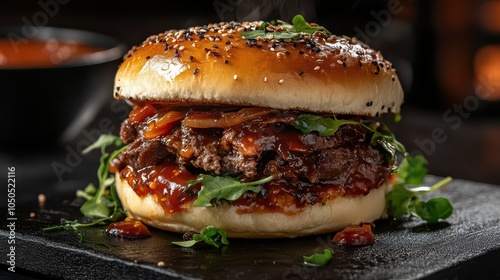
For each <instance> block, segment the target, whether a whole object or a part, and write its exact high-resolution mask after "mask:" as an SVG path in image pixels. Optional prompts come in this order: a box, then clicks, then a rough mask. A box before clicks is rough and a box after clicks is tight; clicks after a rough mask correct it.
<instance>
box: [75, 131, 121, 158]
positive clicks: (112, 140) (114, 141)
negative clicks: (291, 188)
mask: <svg viewBox="0 0 500 280" xmlns="http://www.w3.org/2000/svg"><path fill="white" fill-rule="evenodd" d="M111 145H114V146H116V147H121V146H123V141H122V139H120V137H118V136H115V135H112V134H101V136H99V138H98V139H97V140H96V141H95V142H94V143H93V144H91V145H89V146H88V147H87V148H85V149H84V150H83V151H82V154H88V153H89V152H91V151H93V150H95V149H99V148H100V149H101V153H102V154H104V153H105V149H106V147H107V146H111Z"/></svg>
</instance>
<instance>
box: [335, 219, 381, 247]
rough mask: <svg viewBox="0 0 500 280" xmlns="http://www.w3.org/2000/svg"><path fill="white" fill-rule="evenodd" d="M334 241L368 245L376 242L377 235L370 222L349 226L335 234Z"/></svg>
mask: <svg viewBox="0 0 500 280" xmlns="http://www.w3.org/2000/svg"><path fill="white" fill-rule="evenodd" d="M332 241H333V242H334V243H335V244H337V245H342V246H366V245H372V244H373V243H375V235H373V232H372V231H371V226H370V225H368V224H364V225H363V226H349V227H346V228H345V229H344V230H342V231H340V232H338V233H337V234H335V236H334V237H333V240H332Z"/></svg>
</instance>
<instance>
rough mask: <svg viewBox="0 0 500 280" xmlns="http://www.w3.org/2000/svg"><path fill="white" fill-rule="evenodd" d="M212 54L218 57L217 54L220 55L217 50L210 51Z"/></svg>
mask: <svg viewBox="0 0 500 280" xmlns="http://www.w3.org/2000/svg"><path fill="white" fill-rule="evenodd" d="M212 54H213V55H214V56H216V57H219V56H220V54H219V53H218V52H212Z"/></svg>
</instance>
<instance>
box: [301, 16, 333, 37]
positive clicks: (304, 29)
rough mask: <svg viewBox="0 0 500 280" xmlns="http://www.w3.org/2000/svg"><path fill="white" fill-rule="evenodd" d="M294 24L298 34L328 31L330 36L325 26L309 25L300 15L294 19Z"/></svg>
mask: <svg viewBox="0 0 500 280" xmlns="http://www.w3.org/2000/svg"><path fill="white" fill-rule="evenodd" d="M292 24H293V27H294V29H295V31H297V32H304V33H309V34H313V33H314V32H316V31H326V32H327V33H328V34H330V32H329V31H328V30H326V28H324V27H323V26H319V25H309V24H307V21H306V20H305V18H304V17H303V16H302V15H300V14H299V15H296V16H294V17H293V19H292Z"/></svg>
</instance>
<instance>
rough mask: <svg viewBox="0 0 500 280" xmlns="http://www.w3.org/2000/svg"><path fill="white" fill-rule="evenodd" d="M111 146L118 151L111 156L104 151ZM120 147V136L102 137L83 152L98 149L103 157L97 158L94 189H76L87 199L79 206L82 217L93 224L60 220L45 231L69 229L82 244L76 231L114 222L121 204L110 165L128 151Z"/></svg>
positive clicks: (120, 214)
mask: <svg viewBox="0 0 500 280" xmlns="http://www.w3.org/2000/svg"><path fill="white" fill-rule="evenodd" d="M111 145H113V146H116V147H118V148H119V149H118V150H115V151H113V152H112V153H111V154H110V153H108V152H106V148H107V147H108V146H111ZM122 146H123V142H122V141H121V140H120V138H119V137H117V136H114V135H110V134H103V135H101V136H100V137H99V139H97V141H96V142H95V143H94V144H92V145H90V146H89V147H87V148H86V149H85V150H83V151H82V153H83V154H87V153H89V152H90V151H92V150H95V149H99V148H100V149H101V154H102V155H101V157H100V159H99V161H100V165H99V168H98V170H97V178H98V181H99V187H98V188H97V189H96V188H95V186H94V185H93V184H92V183H90V184H89V185H88V186H87V187H86V188H85V189H84V190H83V191H82V190H78V191H77V193H76V195H77V196H78V197H82V198H84V199H85V200H86V201H85V202H84V203H83V204H82V206H81V207H80V212H82V214H83V215H84V216H85V217H87V218H90V219H92V221H91V222H88V223H80V222H78V221H76V220H75V221H68V220H65V219H62V220H61V225H59V226H53V227H48V228H44V230H46V231H47V230H55V229H65V228H71V229H73V230H75V231H76V232H77V233H78V235H79V237H80V242H81V241H83V235H82V234H81V232H80V231H79V228H81V227H90V226H94V225H98V224H100V223H102V222H107V221H115V220H117V219H118V218H119V217H120V216H122V214H123V210H122V209H121V207H120V202H119V199H118V196H117V195H116V190H115V180H114V177H113V176H110V175H109V166H110V165H111V162H112V161H113V159H114V158H115V157H116V156H118V154H120V153H121V152H122V151H123V150H124V149H126V148H127V146H123V147H122ZM120 147H121V148H120Z"/></svg>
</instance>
